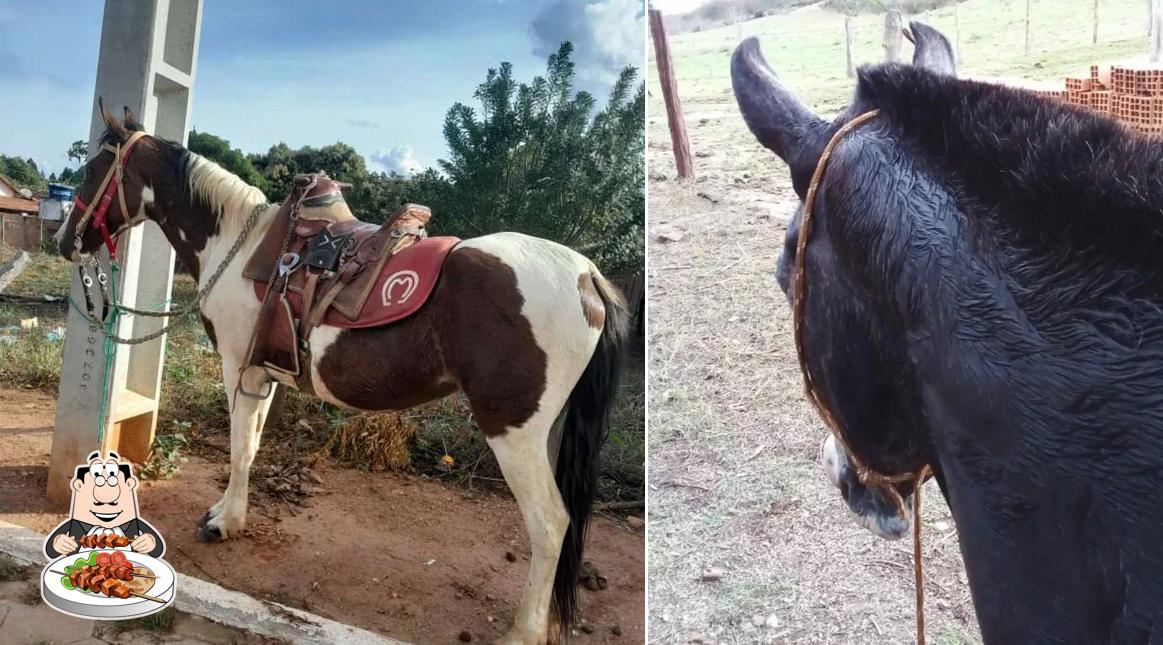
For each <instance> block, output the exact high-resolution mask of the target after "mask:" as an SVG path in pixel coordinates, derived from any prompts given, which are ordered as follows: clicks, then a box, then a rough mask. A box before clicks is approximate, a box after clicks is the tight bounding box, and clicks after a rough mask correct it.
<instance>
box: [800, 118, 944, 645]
mask: <svg viewBox="0 0 1163 645" xmlns="http://www.w3.org/2000/svg"><path fill="white" fill-rule="evenodd" d="M878 114H880V110H871V111H869V112H865V113H863V114H861V115H859V116H857V117H855V118H853V119H852V120H851V121H848V122H847V123H845V124H844V125H843V126H841V127H840V129H839V130H837V131H836V133H835V134H833V135H832V138H831V139H829V140H828V145H826V146H824V151H823V153H821V155H820V160H819V161H818V162H816V169H815V171H814V172H813V173H812V180H811V183H809V184H808V192H807V194H806V195H805V196H804V208H803V218H802V220H801V222H800V235H799V238H798V239H797V240H796V260H795V296H794V298H793V305H792V309H793V322H794V326H795V343H796V355H797V357H798V358H799V363H800V371H801V372H802V373H803V376H804V394H805V395H806V396H807V398H808V401H810V402H811V404H812V407H814V408H815V409H816V413H817V414H819V415H820V418H821V419H822V420H823V421H824V425H825V426H827V428H828V430H829V431H830V432H831V433H832V436H833V437H835V439H836V442H837V443H839V444H840V447H841V448H842V449H843V450H844V452H845V453H847V455H848V460H849V461H850V462H851V463H852V465H853V467H855V469H856V476H857V478H858V479H859V480H860V483H861V484H863V485H864V486H866V487H868V488H879V489H880V490H881V491H883V492H885V493H887V494H888V496H889V497H890V498H891V499H892V500H893V501H895V502H896V506H897V512H898V513H900V514H901V515H903V514H904V513H905V501H904V499H903V498H902V497H901V494H900V491H898V490H897V489H896V486H895V484H899V483H903V482H909V481H915V482H916V486H915V488H914V491H913V582H914V584H915V585H916V605H917V643H918V645H925V589H924V573H923V570H922V565H921V488H922V485H923V484H924V483H925V480H926V479H927V478H928V476H929V475H930V474H931V472H932V471H931V469H930V468H929V465H928V464H925V465H923V466H921V468H920V469H918V470H917V471H916V472H913V473H903V474H899V475H887V474H884V473H881V472H879V471H877V470H875V469H873V468H871V467H870V466H868V464H866V463H865V462H864V461H863V460H861V459H860V458H859V457H857V455H856V453H855V452H853V451H852V449H851V448H850V447H849V444H848V442H847V441H845V440H844V431H843V428H842V427H841V425H840V423H839V422H838V421H837V420H836V417H835V415H833V414H832V411H831V410H830V409H829V408H828V405H827V404H826V403H824V401H823V399H821V398H820V395H819V393H818V392H817V390H816V382H815V379H814V378H813V377H812V373H811V371H810V370H809V369H808V360H807V351H806V350H805V349H804V310H805V305H806V302H807V282H806V280H805V278H806V277H807V271H806V261H805V258H804V255H805V251H807V248H808V236H809V235H810V234H811V231H812V207H813V206H814V205H815V202H816V193H817V192H818V191H819V189H820V183H821V182H822V181H823V179H824V170H825V169H826V168H827V166H828V160H829V159H830V158H831V156H832V152H833V151H834V150H835V149H836V146H838V145H839V144H840V141H841V140H842V139H843V138H844V137H845V136H846V135H848V134H849V133H851V132H852V131H854V130H856V129H857V128H859V127H860V126H862V125H864V124H865V123H868V122H869V121H871V120H872V119H874V118H875V117H876V116H877V115H878Z"/></svg>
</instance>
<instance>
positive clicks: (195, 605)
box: [0, 521, 407, 645]
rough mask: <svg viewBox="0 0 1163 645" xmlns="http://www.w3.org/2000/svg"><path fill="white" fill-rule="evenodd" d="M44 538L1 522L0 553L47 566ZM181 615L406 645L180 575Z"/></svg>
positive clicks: (340, 640) (292, 635)
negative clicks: (42, 546) (42, 548)
mask: <svg viewBox="0 0 1163 645" xmlns="http://www.w3.org/2000/svg"><path fill="white" fill-rule="evenodd" d="M43 543H44V536H43V535H40V534H38V533H36V532H35V531H33V530H32V529H28V528H25V527H23V526H18V525H16V524H10V523H8V522H3V521H0V553H5V554H8V555H9V556H11V557H12V558H14V559H16V560H18V561H20V562H23V563H25V564H35V565H37V566H44V553H43V552H42V551H41V545H42V544H43ZM177 587H178V597H177V600H176V602H175V603H174V606H175V607H177V608H178V610H179V611H184V612H186V613H189V614H194V615H196V616H201V617H202V618H206V619H208V620H212V621H214V622H216V623H220V624H222V625H226V626H228V627H234V628H237V629H243V630H246V631H248V632H251V633H254V634H260V635H262V636H267V637H270V638H282V639H285V640H287V641H290V642H292V643H304V644H310V645H314V644H316V643H317V644H319V645H407V643H405V642H404V641H398V640H395V639H392V638H387V637H384V636H380V635H378V634H373V633H372V632H369V631H367V630H363V629H359V628H357V627H351V626H349V625H344V624H343V623H338V622H336V621H334V620H330V619H327V618H323V617H322V616H316V615H315V614H311V613H308V612H305V611H301V610H299V609H294V608H292V607H287V606H285V605H280V604H279V603H275V602H268V601H263V600H257V599H255V598H251V597H250V596H247V595H246V594H243V593H239V592H237V591H230V590H229V589H224V588H222V587H220V586H218V585H216V584H214V583H212V582H206V581H205V580H199V579H198V578H191V577H190V576H187V575H185V574H182V573H179V574H178V580H177Z"/></svg>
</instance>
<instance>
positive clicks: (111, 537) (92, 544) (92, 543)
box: [80, 533, 129, 549]
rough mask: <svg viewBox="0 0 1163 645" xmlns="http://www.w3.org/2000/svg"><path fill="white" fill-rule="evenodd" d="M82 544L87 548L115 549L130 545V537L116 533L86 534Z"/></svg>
mask: <svg viewBox="0 0 1163 645" xmlns="http://www.w3.org/2000/svg"><path fill="white" fill-rule="evenodd" d="M80 544H81V548H85V549H115V548H120V547H125V546H129V538H127V537H125V536H124V535H117V534H116V533H106V534H105V535H96V534H94V535H85V536H82V537H81V542H80Z"/></svg>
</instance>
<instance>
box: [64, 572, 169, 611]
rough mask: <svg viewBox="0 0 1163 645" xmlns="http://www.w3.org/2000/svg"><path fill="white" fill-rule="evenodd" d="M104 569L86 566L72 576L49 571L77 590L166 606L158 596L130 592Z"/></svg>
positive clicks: (119, 580) (120, 581)
mask: <svg viewBox="0 0 1163 645" xmlns="http://www.w3.org/2000/svg"><path fill="white" fill-rule="evenodd" d="M102 568H103V567H93V566H90V565H85V566H84V567H82V568H80V569H78V570H76V571H74V572H72V573H71V574H65V572H63V571H52V570H51V569H50V570H49V573H54V574H56V575H60V576H66V577H67V578H68V579H69V582H71V583H72V585H73V586H74V587H75V588H77V589H87V590H89V591H91V592H93V593H103V594H105V595H106V596H108V597H110V598H121V599H125V598H129V597H130V596H134V597H137V598H145V599H146V600H152V601H154V602H160V603H162V604H165V602H166V601H165V600H162V599H161V598H158V597H156V596H147V595H146V594H143V593H137V592H136V591H130V590H129V587H127V586H125V583H124V582H122V580H121V579H117V578H111V577H108V576H106V575H104V572H102V571H101V569H102ZM107 568H114V567H107ZM116 568H120V569H124V568H126V567H116ZM111 573H114V572H111ZM130 575H132V572H131V573H130ZM143 577H144V576H143ZM151 577H152V576H151ZM125 579H126V580H131V579H132V578H125Z"/></svg>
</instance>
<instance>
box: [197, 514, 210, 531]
mask: <svg viewBox="0 0 1163 645" xmlns="http://www.w3.org/2000/svg"><path fill="white" fill-rule="evenodd" d="M209 521H210V511H206V514H205V515H203V516H202V519H200V520H198V528H201V527H203V526H206V522H209Z"/></svg>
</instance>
